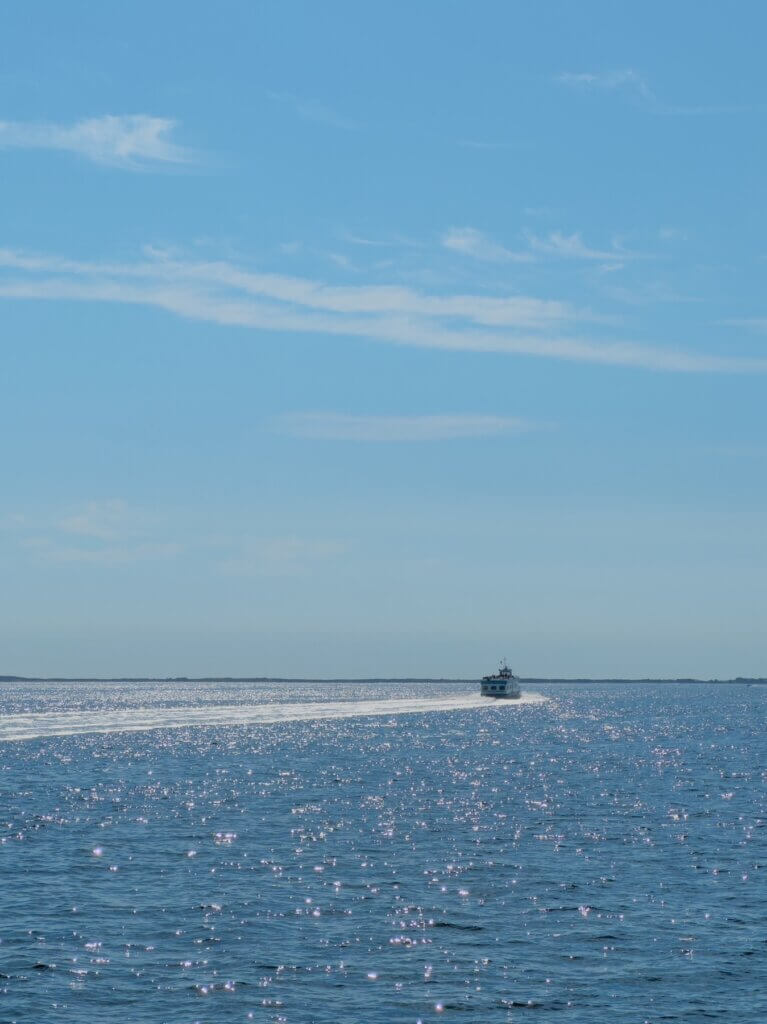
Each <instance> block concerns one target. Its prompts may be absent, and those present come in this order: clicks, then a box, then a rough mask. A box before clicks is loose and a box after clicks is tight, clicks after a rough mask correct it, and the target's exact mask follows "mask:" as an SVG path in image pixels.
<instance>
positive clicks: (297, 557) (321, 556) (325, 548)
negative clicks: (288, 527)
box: [217, 537, 347, 576]
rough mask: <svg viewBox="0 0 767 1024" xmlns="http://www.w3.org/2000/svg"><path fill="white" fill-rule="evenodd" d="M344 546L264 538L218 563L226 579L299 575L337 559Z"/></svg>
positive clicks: (303, 540) (280, 538) (302, 539)
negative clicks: (231, 577) (228, 577)
mask: <svg viewBox="0 0 767 1024" xmlns="http://www.w3.org/2000/svg"><path fill="white" fill-rule="evenodd" d="M346 550H347V545H346V544H345V543H343V542H342V541H337V540H322V539H319V540H318V539H313V538H305V537H267V538H258V539H249V540H245V541H244V542H243V543H242V544H241V546H240V548H239V550H238V551H237V552H236V554H233V555H231V556H230V557H228V558H224V559H222V560H221V561H219V562H218V563H217V568H218V570H219V571H220V572H223V573H225V574H226V575H228V576H299V575H302V574H304V573H307V572H309V571H311V570H313V569H315V568H316V567H317V565H318V564H321V563H322V562H326V561H328V560H330V559H334V558H337V557H338V556H339V555H342V554H343V553H344V552H345V551H346Z"/></svg>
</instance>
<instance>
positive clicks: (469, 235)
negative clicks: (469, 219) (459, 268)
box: [442, 228, 533, 263]
mask: <svg viewBox="0 0 767 1024" xmlns="http://www.w3.org/2000/svg"><path fill="white" fill-rule="evenodd" d="M442 245H443V246H444V247H445V249H451V250H452V251H453V252H460V253H463V254H464V255H465V256H472V257H473V258H474V259H476V260H484V261H485V262H487V263H530V262H531V260H532V259H533V256H532V254H531V253H529V252H515V251H514V250H513V249H507V248H506V247H505V246H503V245H499V243H498V242H494V241H493V240H492V238H488V236H487V235H485V234H483V233H482V232H481V231H478V230H477V229H476V228H450V229H449V230H448V231H446V232H445V233H444V235H443V236H442Z"/></svg>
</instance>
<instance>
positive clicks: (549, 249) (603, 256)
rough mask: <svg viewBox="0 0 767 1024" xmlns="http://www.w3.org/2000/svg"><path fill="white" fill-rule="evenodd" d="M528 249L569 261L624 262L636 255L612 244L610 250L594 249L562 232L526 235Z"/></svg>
mask: <svg viewBox="0 0 767 1024" xmlns="http://www.w3.org/2000/svg"><path fill="white" fill-rule="evenodd" d="M528 240H529V242H530V247H531V248H532V249H534V250H535V251H536V252H540V253H545V254H546V255H548V256H558V257H560V258H562V259H570V260H601V261H604V260H625V259H632V258H635V257H636V256H637V255H638V254H637V253H632V252H629V251H628V250H626V249H623V248H622V247H621V246H619V245H617V244H616V243H613V245H612V247H611V248H610V249H594V248H592V247H591V246H589V245H586V243H585V242H584V241H583V239H582V238H581V236H580V234H578V233H577V232H576V233H574V234H572V235H566V234H564V233H563V232H562V231H552V232H550V233H549V234H548V235H546V237H545V238H539V237H538V236H537V235H528Z"/></svg>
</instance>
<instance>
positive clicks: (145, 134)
mask: <svg viewBox="0 0 767 1024" xmlns="http://www.w3.org/2000/svg"><path fill="white" fill-rule="evenodd" d="M175 124H176V122H175V121H172V120H170V119H168V118H164V117H150V116H149V115H148V114H123V115H114V114H107V115H105V116H103V117H92V118H88V119H86V120H83V121H77V122H75V124H71V125H61V124H45V123H37V122H32V121H0V148H5V149H10V148H14V149H53V150H66V151H68V152H70V153H77V154H78V155H80V156H83V157H86V158H87V159H89V160H93V161H94V162H95V163H99V164H108V165H111V166H113V167H122V168H126V169H130V170H143V169H146V168H148V167H150V166H152V165H153V164H154V165H157V164H186V163H190V162H191V161H192V160H193V154H192V152H191V151H190V150H188V149H185V148H184V147H182V146H179V145H177V144H176V143H174V142H173V141H172V140H171V139H170V134H171V132H172V131H173V129H174V127H175Z"/></svg>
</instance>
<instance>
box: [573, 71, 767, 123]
mask: <svg viewBox="0 0 767 1024" xmlns="http://www.w3.org/2000/svg"><path fill="white" fill-rule="evenodd" d="M556 79H557V81H558V82H560V83H561V84H562V85H566V86H569V87H570V88H575V89H583V90H589V91H593V92H596V91H603V92H606V91H623V92H625V93H627V94H629V95H633V97H634V99H635V100H636V101H638V102H639V103H641V105H642V107H643V108H644V109H646V110H648V111H649V112H651V113H654V114H667V115H675V114H678V115H682V116H684V115H692V116H695V115H698V114H737V113H740V112H742V111H744V110H751V109H753V107H752V105H749V104H745V105H744V104H728V103H713V104H711V103H709V104H706V103H703V104H691V105H684V104H681V105H680V104H673V103H667V102H665V101H663V100H662V99H660V98H659V97H658V95H657V93H655V92H654V91H653V90H652V89H651V88H650V86H649V85H648V83H647V81H646V80H645V79H644V78H643V77H642V75H640V74H639V72H638V71H634V70H633V69H632V68H623V69H621V70H618V71H578V72H572V71H565V72H563V73H562V74H560V75H557V76H556Z"/></svg>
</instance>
